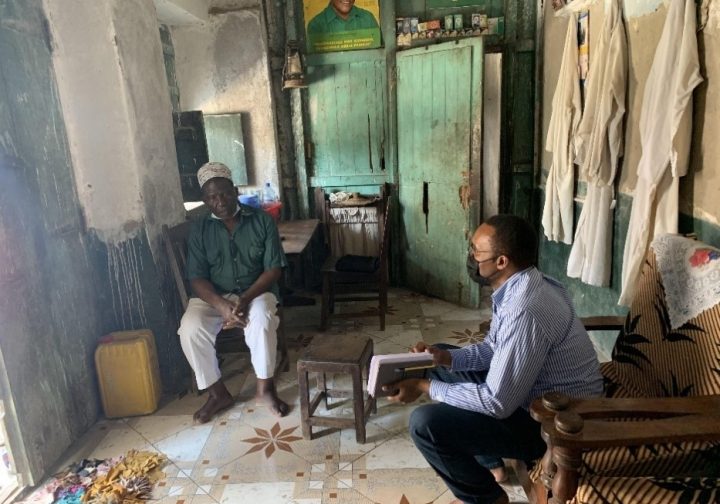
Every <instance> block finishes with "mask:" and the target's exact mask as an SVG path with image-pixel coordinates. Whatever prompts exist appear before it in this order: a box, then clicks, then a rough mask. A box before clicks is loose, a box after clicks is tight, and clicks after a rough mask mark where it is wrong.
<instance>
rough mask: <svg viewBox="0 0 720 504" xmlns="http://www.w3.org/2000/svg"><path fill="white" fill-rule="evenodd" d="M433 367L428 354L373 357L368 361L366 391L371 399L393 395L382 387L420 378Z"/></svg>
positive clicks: (431, 359)
mask: <svg viewBox="0 0 720 504" xmlns="http://www.w3.org/2000/svg"><path fill="white" fill-rule="evenodd" d="M433 367H435V365H434V364H433V356H432V354H431V353H428V352H420V353H410V352H408V353H400V354H386V355H374V356H373V358H372V360H371V361H370V375H369V376H368V385H367V390H368V394H370V395H371V396H373V397H382V396H389V395H393V394H394V392H393V391H388V392H384V391H383V389H382V387H383V386H384V385H388V384H390V383H393V382H396V381H399V380H404V379H406V378H422V377H423V375H424V372H425V370H427V369H430V368H433Z"/></svg>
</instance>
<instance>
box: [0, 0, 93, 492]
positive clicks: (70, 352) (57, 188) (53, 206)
mask: <svg viewBox="0 0 720 504" xmlns="http://www.w3.org/2000/svg"><path fill="white" fill-rule="evenodd" d="M48 35H49V34H48V33H47V31H46V29H45V20H44V16H43V11H42V2H41V0H30V1H25V2H0V61H2V64H1V65H0V138H2V139H3V140H2V142H0V353H1V354H2V358H3V364H4V366H0V367H2V368H3V371H4V374H5V376H4V377H3V386H4V389H3V390H2V398H3V401H4V403H5V408H6V411H8V417H9V418H8V427H9V430H10V432H9V434H10V446H11V448H12V449H15V448H17V447H19V446H24V447H25V451H24V454H23V451H22V450H16V451H14V453H13V454H14V456H15V461H16V463H17V464H18V469H19V470H20V471H21V472H22V473H23V474H24V476H26V477H27V479H26V480H25V481H26V482H27V483H33V481H37V478H38V477H40V476H41V475H42V474H43V472H44V471H45V470H47V468H48V466H49V465H50V464H52V463H53V462H54V461H55V459H56V458H57V457H59V456H60V454H61V453H62V452H63V451H64V450H65V449H66V448H67V447H68V446H69V444H70V443H71V442H72V441H73V440H75V439H77V438H78V437H79V436H81V435H82V434H83V433H84V432H85V430H86V429H87V428H88V427H89V426H90V425H92V423H93V422H94V421H95V419H96V416H97V411H98V401H97V392H96V387H95V378H94V374H95V373H94V368H93V365H92V351H93V349H94V341H95V339H96V338H97V336H98V335H99V334H101V331H102V320H101V316H100V313H99V310H98V305H97V292H96V290H97V285H98V284H99V279H100V276H101V274H100V271H99V270H98V269H97V268H95V267H94V266H93V265H92V256H93V254H94V253H93V251H92V250H91V249H92V245H91V244H90V241H89V240H87V238H86V236H84V233H83V229H82V220H81V218H80V216H81V212H80V205H79V202H78V197H77V194H76V192H75V188H74V180H73V172H72V164H71V160H70V155H69V149H68V142H67V136H66V133H65V126H64V123H63V119H62V112H61V110H60V105H59V99H58V93H57V89H56V87H55V81H54V78H53V75H52V66H51V60H50V45H49V41H50V40H49V36H48ZM5 387H7V388H5ZM20 426H22V429H20Z"/></svg>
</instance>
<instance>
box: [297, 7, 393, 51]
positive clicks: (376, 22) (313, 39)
mask: <svg viewBox="0 0 720 504" xmlns="http://www.w3.org/2000/svg"><path fill="white" fill-rule="evenodd" d="M303 11H304V14H305V32H306V34H307V44H308V52H312V53H321V52H331V51H351V50H354V49H372V48H375V47H380V45H381V38H380V6H379V0H303Z"/></svg>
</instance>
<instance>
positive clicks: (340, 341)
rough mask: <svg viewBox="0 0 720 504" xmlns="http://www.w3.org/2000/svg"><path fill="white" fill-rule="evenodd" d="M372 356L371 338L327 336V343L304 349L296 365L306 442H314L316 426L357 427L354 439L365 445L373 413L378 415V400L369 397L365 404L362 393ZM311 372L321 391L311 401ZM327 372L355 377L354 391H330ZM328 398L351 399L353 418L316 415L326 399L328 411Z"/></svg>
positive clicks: (363, 393) (323, 342)
mask: <svg viewBox="0 0 720 504" xmlns="http://www.w3.org/2000/svg"><path fill="white" fill-rule="evenodd" d="M372 355H373V341H372V339H371V338H368V337H365V336H352V335H341V336H332V337H327V338H325V340H324V341H317V340H316V341H313V342H312V343H311V344H310V346H309V347H308V348H307V349H306V350H305V353H304V354H303V356H302V357H301V358H300V359H299V360H298V363H297V370H298V385H299V386H300V414H301V418H302V431H303V437H304V438H305V439H312V427H313V425H322V426H325V427H336V428H343V427H354V428H355V439H357V441H358V443H364V442H365V424H366V423H367V420H368V417H369V416H370V412H371V411H372V412H373V413H376V412H377V407H376V405H375V398H373V397H368V400H367V403H365V400H364V397H365V391H364V390H363V369H365V373H366V375H367V373H368V371H369V368H370V359H371V358H372ZM311 372H316V373H318V377H317V382H318V385H317V386H318V389H319V390H318V393H317V394H315V396H314V397H313V398H312V400H310V390H309V387H308V373H311ZM325 373H349V374H350V376H351V377H352V385H353V388H352V390H351V391H347V390H328V388H327V383H326V381H325ZM328 397H352V399H353V412H354V418H340V417H327V416H313V413H314V412H315V410H316V409H317V407H318V405H319V404H320V400H321V399H325V408H327V403H328Z"/></svg>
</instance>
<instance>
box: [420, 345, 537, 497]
mask: <svg viewBox="0 0 720 504" xmlns="http://www.w3.org/2000/svg"><path fill="white" fill-rule="evenodd" d="M437 346H439V347H442V348H457V347H452V346H449V345H437ZM485 376H486V373H484V372H460V373H452V372H450V371H448V370H447V369H445V368H438V369H436V370H433V371H432V373H430V375H429V376H428V377H429V378H431V379H437V380H441V381H444V382H450V383H458V382H466V383H467V382H473V383H484V381H485ZM410 436H411V437H412V439H413V441H414V442H415V446H417V448H418V450H420V453H422V455H423V457H425V460H427V462H428V464H430V466H432V468H433V469H435V471H436V472H437V473H438V475H439V476H440V477H441V478H442V479H443V480H444V481H445V484H446V485H447V486H448V488H450V490H451V491H452V493H453V494H454V495H455V497H457V498H458V499H460V500H461V501H463V502H467V503H491V502H494V501H495V500H496V499H498V498H499V497H500V496H501V495H502V494H503V490H502V488H500V485H498V484H497V483H496V482H495V478H494V477H493V475H492V473H490V471H489V470H488V469H489V468H493V467H498V466H499V464H498V463H497V462H498V461H500V460H501V459H502V458H512V459H519V460H534V459H537V458H540V457H542V456H543V454H544V453H545V442H544V441H543V440H542V438H541V437H540V424H539V423H537V422H536V421H534V420H533V419H532V418H531V417H530V414H529V413H528V412H527V411H525V410H524V409H522V408H518V409H517V410H516V411H515V412H514V413H513V414H512V415H510V416H509V417H508V418H503V419H497V418H493V417H490V416H487V415H484V414H482V413H476V412H473V411H468V410H464V409H461V408H457V407H455V406H449V405H447V404H444V403H439V404H427V405H424V406H420V407H418V408H417V409H415V411H413V413H412V415H411V417H410Z"/></svg>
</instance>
